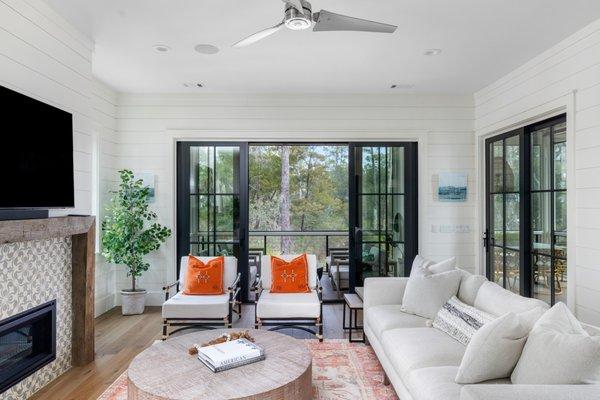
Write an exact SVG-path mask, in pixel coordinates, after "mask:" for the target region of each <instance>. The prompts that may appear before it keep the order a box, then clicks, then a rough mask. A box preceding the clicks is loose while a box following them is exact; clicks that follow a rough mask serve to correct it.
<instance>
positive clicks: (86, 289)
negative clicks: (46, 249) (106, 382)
mask: <svg viewBox="0 0 600 400" xmlns="http://www.w3.org/2000/svg"><path fill="white" fill-rule="evenodd" d="M95 235H96V218H95V217H93V216H67V217H53V218H44V219H27V220H15V221H0V244H5V243H16V242H27V241H31V240H42V239H51V238H60V237H69V236H70V237H71V242H72V253H73V255H72V263H73V266H72V293H73V294H72V296H73V299H72V300H73V346H72V348H73V351H72V363H73V365H74V366H81V365H85V364H87V363H90V362H92V361H94V269H95Z"/></svg>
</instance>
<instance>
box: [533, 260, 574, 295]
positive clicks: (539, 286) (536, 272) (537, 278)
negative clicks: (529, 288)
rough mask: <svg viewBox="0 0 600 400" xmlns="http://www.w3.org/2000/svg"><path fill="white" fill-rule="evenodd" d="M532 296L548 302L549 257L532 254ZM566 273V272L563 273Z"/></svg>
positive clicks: (549, 280) (550, 266)
mask: <svg viewBox="0 0 600 400" xmlns="http://www.w3.org/2000/svg"><path fill="white" fill-rule="evenodd" d="M532 265H533V297H535V298H536V299H540V300H542V301H545V302H546V303H548V304H550V285H551V282H552V277H551V276H550V271H551V269H552V265H551V259H550V257H546V256H541V255H536V254H534V255H533V259H532ZM565 275H566V274H565Z"/></svg>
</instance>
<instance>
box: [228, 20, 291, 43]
mask: <svg viewBox="0 0 600 400" xmlns="http://www.w3.org/2000/svg"><path fill="white" fill-rule="evenodd" d="M282 26H283V22H281V23H279V24H277V25H275V26H272V27H271V28H267V29H263V30H262V31H260V32H256V33H254V34H252V35H250V36H248V37H247V38H245V39H242V40H240V41H239V42H237V43H234V44H232V45H231V47H244V46H248V45H251V44H252V43H256V42H258V41H259V40H262V39H264V38H266V37H267V36H271V35H272V34H274V33H275V32H277V31H278V30H280V29H281V27H282Z"/></svg>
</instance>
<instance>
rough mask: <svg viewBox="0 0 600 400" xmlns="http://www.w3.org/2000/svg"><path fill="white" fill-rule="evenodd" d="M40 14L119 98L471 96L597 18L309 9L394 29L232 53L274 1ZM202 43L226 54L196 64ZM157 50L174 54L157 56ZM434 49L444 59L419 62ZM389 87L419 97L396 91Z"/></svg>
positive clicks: (501, 7)
mask: <svg viewBox="0 0 600 400" xmlns="http://www.w3.org/2000/svg"><path fill="white" fill-rule="evenodd" d="M47 2H48V3H50V5H51V6H53V7H54V8H55V9H56V10H57V11H58V12H59V13H60V14H61V15H63V16H64V17H65V18H66V19H67V20H69V21H71V22H72V23H73V24H74V25H75V26H76V27H78V28H79V29H80V30H81V31H82V32H83V33H85V34H86V35H88V36H89V37H90V38H92V39H93V40H94V41H95V42H96V50H95V54H94V65H93V68H94V73H95V75H96V76H97V77H98V78H100V79H101V80H103V81H104V82H106V83H108V84H109V85H111V86H112V87H114V88H115V89H117V90H119V91H122V92H190V91H195V92H202V93H204V92H232V93H235V92H261V93H265V92H273V93H275V92H278V93H281V92H284V93H306V92H308V93H311V92H312V93H398V92H400V93H401V92H411V93H415V92H416V93H473V92H474V91H476V90H478V89H480V88H482V87H484V86H485V85H487V84H489V83H491V82H493V81H494V80H496V79H498V78H500V77H501V76H503V75H504V74H506V73H508V72H510V71H511V70H513V69H515V68H516V67H518V66H520V65H522V64H523V63H525V62H526V61H527V60H529V59H531V58H533V57H534V56H536V55H538V54H539V53H541V52H542V51H544V50H546V49H548V48H549V47H551V46H552V45H554V44H556V43H557V42H559V41H560V40H562V39H564V38H565V37H567V36H569V35H570V34H571V33H574V32H575V31H577V30H578V29H580V28H582V27H583V26H585V25H586V24H588V23H590V22H592V21H594V20H595V19H597V18H599V17H600V1H598V0H370V1H364V0H313V2H312V6H313V12H314V11H318V10H320V9H326V10H328V11H333V12H337V13H340V14H345V15H351V16H355V17H359V18H365V19H371V20H376V21H380V22H386V23H392V24H396V25H398V26H399V27H398V30H397V31H396V33H394V34H393V35H386V34H375V33H361V32H312V31H311V30H307V31H298V32H296V31H290V30H287V29H283V30H281V31H280V32H278V33H277V34H275V35H273V36H271V37H269V38H267V39H265V40H263V41H262V42H259V43H257V44H254V45H252V46H249V47H245V48H240V49H234V48H231V44H232V43H234V42H236V41H238V40H240V39H241V38H243V37H246V36H248V35H249V34H251V33H254V32H256V31H258V30H260V29H263V28H266V27H269V26H272V25H274V24H276V23H278V22H280V21H281V19H282V16H283V3H282V2H281V0H245V1H244V0H126V1H124V0H47ZM199 43H207V44H213V45H215V46H217V47H219V48H220V49H221V51H220V52H219V53H218V54H215V55H202V54H198V53H196V52H195V51H194V50H193V48H194V46H195V45H196V44H199ZM155 44H165V45H168V46H170V47H171V48H172V50H171V51H170V52H169V53H166V54H158V53H156V52H155V51H154V50H153V48H152V46H153V45H155ZM429 48H440V49H443V53H442V55H440V56H435V57H427V56H424V55H423V51H424V50H425V49H429ZM184 82H202V83H203V84H204V85H205V88H204V89H187V88H185V87H183V83H184ZM394 83H396V84H411V85H415V86H414V88H413V89H409V90H406V89H400V90H395V91H392V90H390V89H389V87H390V85H391V84H394Z"/></svg>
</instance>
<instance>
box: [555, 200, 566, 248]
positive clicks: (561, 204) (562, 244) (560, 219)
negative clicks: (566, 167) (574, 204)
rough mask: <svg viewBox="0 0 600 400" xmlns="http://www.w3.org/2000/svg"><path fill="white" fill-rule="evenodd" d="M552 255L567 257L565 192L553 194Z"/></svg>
mask: <svg viewBox="0 0 600 400" xmlns="http://www.w3.org/2000/svg"><path fill="white" fill-rule="evenodd" d="M554 244H555V248H554V254H555V255H556V256H557V257H567V192H555V193H554Z"/></svg>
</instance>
